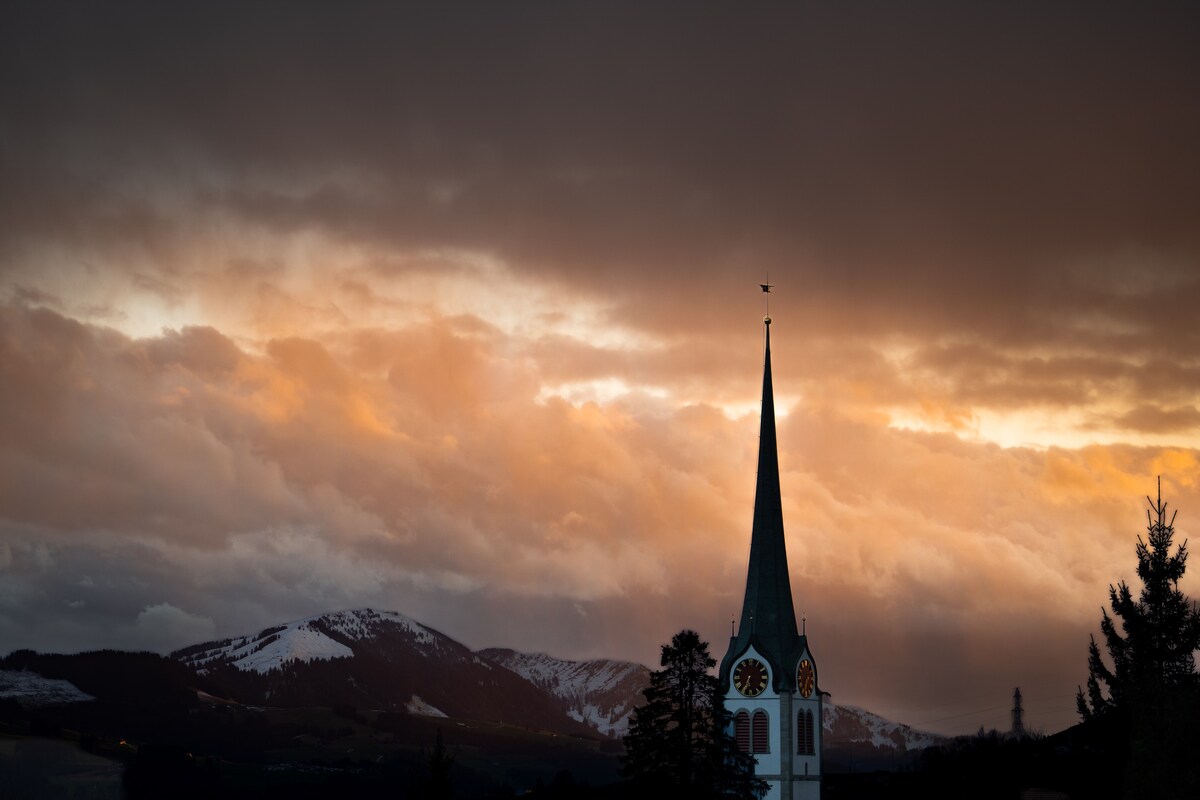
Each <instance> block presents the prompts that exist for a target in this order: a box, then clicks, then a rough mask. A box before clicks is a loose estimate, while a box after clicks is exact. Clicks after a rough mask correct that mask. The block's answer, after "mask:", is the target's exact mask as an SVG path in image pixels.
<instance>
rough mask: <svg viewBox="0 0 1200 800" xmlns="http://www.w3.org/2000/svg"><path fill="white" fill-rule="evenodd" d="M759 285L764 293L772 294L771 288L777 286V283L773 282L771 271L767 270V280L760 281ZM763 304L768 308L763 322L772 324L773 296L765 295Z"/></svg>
mask: <svg viewBox="0 0 1200 800" xmlns="http://www.w3.org/2000/svg"><path fill="white" fill-rule="evenodd" d="M759 286H760V287H761V288H762V290H763V294H764V295H770V294H771V290H772V289H774V288H775V284H773V283H771V273H770V272H767V282H766V283H760V284H759ZM763 306H764V308H765V310H766V316H765V317H764V318H763V322H765V323H767V324H768V325H770V324H771V298H770V297H763Z"/></svg>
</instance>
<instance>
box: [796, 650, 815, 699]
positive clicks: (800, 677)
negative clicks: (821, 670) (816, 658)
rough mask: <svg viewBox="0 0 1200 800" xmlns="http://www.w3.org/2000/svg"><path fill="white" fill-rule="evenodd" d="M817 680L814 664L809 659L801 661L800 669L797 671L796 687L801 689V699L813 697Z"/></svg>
mask: <svg viewBox="0 0 1200 800" xmlns="http://www.w3.org/2000/svg"><path fill="white" fill-rule="evenodd" d="M816 679H817V673H816V672H815V671H814V670H813V665H812V662H811V661H809V660H808V659H807V658H806V659H804V660H803V661H801V662H800V668H799V669H797V670H796V685H797V686H799V687H800V696H801V697H812V693H813V684H814V683H816Z"/></svg>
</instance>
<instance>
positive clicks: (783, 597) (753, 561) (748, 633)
mask: <svg viewBox="0 0 1200 800" xmlns="http://www.w3.org/2000/svg"><path fill="white" fill-rule="evenodd" d="M763 326H764V330H765V342H766V344H765V360H764V363H763V388H762V417H761V420H760V422H759V437H758V482H757V486H756V488H755V492H754V521H753V523H752V525H751V533H750V565H749V569H748V570H747V573H746V595H745V598H744V600H743V601H742V616H741V623H740V624H739V626H738V631H737V633H736V634H735V635H734V637H733V641H731V642H730V648H729V653H728V655H727V656H726V658H725V662H726V663H722V664H721V679H722V683H723V684H725V685H726V686H727V685H728V680H729V670H730V667H731V666H732V662H733V660H734V659H735V658H736V657H737V656H739V655H740V654H741V653H743V652H745V650H746V648H747V647H749V646H750V645H751V643H753V644H754V646H755V649H756V650H758V651H759V652H761V653H762V654H763V655H764V656H766V657H767V658H768V659H769V660H771V661H773V662H775V663H773V664H772V667H774V669H772V673H773V674H774V675H775V676H776V685H777V686H778V687H779V688H781V689H782V688H787V689H790V688H793V687H792V685H791V684H793V683H794V682H795V681H794V675H791V674H790V673H791V669H790V667H791V663H790V662H791V660H792V657H793V656H798V655H799V653H800V651H801V649H803V645H802V642H801V636H800V634H799V632H798V631H797V630H796V610H795V607H794V606H793V605H792V585H791V580H790V578H789V577H788V563H787V549H786V546H785V543H784V534H783V502H782V496H781V493H780V489H779V445H778V443H777V442H776V438H775V396H774V387H773V385H772V381H771V318H770V317H769V316H768V317H765V318H764V319H763ZM785 664H787V666H784V665H785Z"/></svg>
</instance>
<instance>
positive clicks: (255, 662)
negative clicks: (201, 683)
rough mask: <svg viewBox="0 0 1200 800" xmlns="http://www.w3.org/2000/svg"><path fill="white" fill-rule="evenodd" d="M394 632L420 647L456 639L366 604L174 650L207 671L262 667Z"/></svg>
mask: <svg viewBox="0 0 1200 800" xmlns="http://www.w3.org/2000/svg"><path fill="white" fill-rule="evenodd" d="M397 635H399V636H400V637H401V638H405V639H409V640H411V643H412V644H413V645H414V646H415V647H417V648H419V649H422V650H438V649H439V647H438V645H439V644H440V643H439V642H438V639H445V640H446V642H448V643H452V644H454V645H458V643H457V642H454V640H453V639H451V638H450V637H448V636H445V635H443V634H441V633H438V632H437V631H435V630H433V629H432V628H426V627H425V626H424V625H422V624H421V623H419V622H417V621H416V620H413V619H410V618H409V617H406V616H404V615H403V614H397V613H396V612H394V611H375V610H374V609H370V608H367V609H362V610H358V611H336V612H333V613H330V614H320V615H318V616H315V617H308V618H307V619H299V620H295V621H294V622H288V623H285V624H283V625H276V626H275V627H272V628H267V629H265V630H262V631H259V632H258V633H256V634H251V635H249V636H240V637H236V638H233V639H223V640H221V641H218V642H206V643H204V644H200V645H195V646H193V647H188V648H185V649H183V650H180V651H178V652H176V653H174V654H173V656H174V657H175V658H177V659H179V660H180V661H182V662H183V663H185V664H188V665H190V666H191V667H193V668H194V669H196V671H197V672H199V673H200V674H202V675H203V674H205V673H207V672H208V671H209V668H210V666H217V665H227V666H232V667H236V668H237V669H240V670H243V671H253V672H258V673H267V672H270V671H271V670H273V669H279V668H281V667H282V666H283V665H284V664H287V663H289V662H293V661H300V662H307V661H314V660H325V661H328V660H331V659H335V658H351V657H353V656H354V649H353V648H352V647H351V646H350V645H351V643H353V642H369V641H372V640H375V639H376V638H379V637H388V636H391V637H396V636H397ZM458 646H459V647H462V645H458ZM442 649H445V648H442ZM451 649H452V648H451Z"/></svg>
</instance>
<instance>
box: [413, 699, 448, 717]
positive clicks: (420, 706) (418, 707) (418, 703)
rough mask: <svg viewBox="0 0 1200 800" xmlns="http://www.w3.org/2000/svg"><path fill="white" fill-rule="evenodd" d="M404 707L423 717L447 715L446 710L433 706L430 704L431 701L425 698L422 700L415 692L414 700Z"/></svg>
mask: <svg viewBox="0 0 1200 800" xmlns="http://www.w3.org/2000/svg"><path fill="white" fill-rule="evenodd" d="M404 708H405V710H406V711H408V713H410V714H416V715H418V716H421V717H445V716H446V714H445V712H444V711H442V710H441V709H439V708H434V707H433V706H431V705H429V703H426V702H425V701H424V700H422V699H421V698H420V697H418V696H417V695H415V694H414V695H413V696H412V700H409V701H408V704H407V705H406V706H404Z"/></svg>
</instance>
